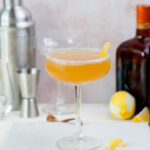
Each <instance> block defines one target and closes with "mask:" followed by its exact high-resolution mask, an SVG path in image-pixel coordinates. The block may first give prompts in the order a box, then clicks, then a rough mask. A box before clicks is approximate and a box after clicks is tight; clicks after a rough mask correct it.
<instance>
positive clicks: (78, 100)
mask: <svg viewBox="0 0 150 150" xmlns="http://www.w3.org/2000/svg"><path fill="white" fill-rule="evenodd" d="M81 90H82V86H81V85H76V86H75V98H76V128H77V132H76V134H75V136H76V137H77V138H78V140H79V141H82V138H83V132H82V122H81Z"/></svg>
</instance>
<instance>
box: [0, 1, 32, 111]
mask: <svg viewBox="0 0 150 150" xmlns="http://www.w3.org/2000/svg"><path fill="white" fill-rule="evenodd" d="M3 6H4V7H3V9H2V10H1V11H0V65H1V64H3V65H4V66H3V67H1V68H5V65H6V66H7V69H5V71H3V69H2V70H1V73H2V75H1V76H0V77H1V78H0V80H3V90H4V91H3V95H5V97H6V99H7V100H8V101H10V104H11V106H12V109H19V108H20V101H21V97H20V92H19V86H18V80H17V73H16V71H17V70H18V69H19V68H31V67H34V66H35V49H34V37H35V28H34V22H33V21H32V17H31V14H30V12H29V11H28V10H27V9H26V8H25V7H23V6H22V0H3ZM1 68H0V69H1ZM6 70H7V71H6Z"/></svg>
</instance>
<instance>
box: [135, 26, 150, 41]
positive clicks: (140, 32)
mask: <svg viewBox="0 0 150 150" xmlns="http://www.w3.org/2000/svg"><path fill="white" fill-rule="evenodd" d="M136 36H138V37H148V38H150V24H149V25H137V29H136Z"/></svg>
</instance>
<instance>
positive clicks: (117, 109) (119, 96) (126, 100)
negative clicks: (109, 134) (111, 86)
mask: <svg viewBox="0 0 150 150" xmlns="http://www.w3.org/2000/svg"><path fill="white" fill-rule="evenodd" d="M135 109H136V101H135V97H134V96H132V95H131V94H130V93H128V92H126V91H119V92H116V93H115V94H114V95H113V96H112V97H111V101H110V112H111V113H112V115H113V116H114V117H115V118H119V119H130V118H131V117H132V116H133V115H134V113H135Z"/></svg>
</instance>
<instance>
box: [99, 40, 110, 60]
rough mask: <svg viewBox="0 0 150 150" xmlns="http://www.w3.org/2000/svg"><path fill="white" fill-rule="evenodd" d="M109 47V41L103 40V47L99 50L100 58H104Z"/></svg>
mask: <svg viewBox="0 0 150 150" xmlns="http://www.w3.org/2000/svg"><path fill="white" fill-rule="evenodd" d="M110 48H111V44H110V42H105V43H104V45H103V48H102V50H101V52H100V57H101V58H104V57H106V56H107V51H108V50H109V49H110Z"/></svg>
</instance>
